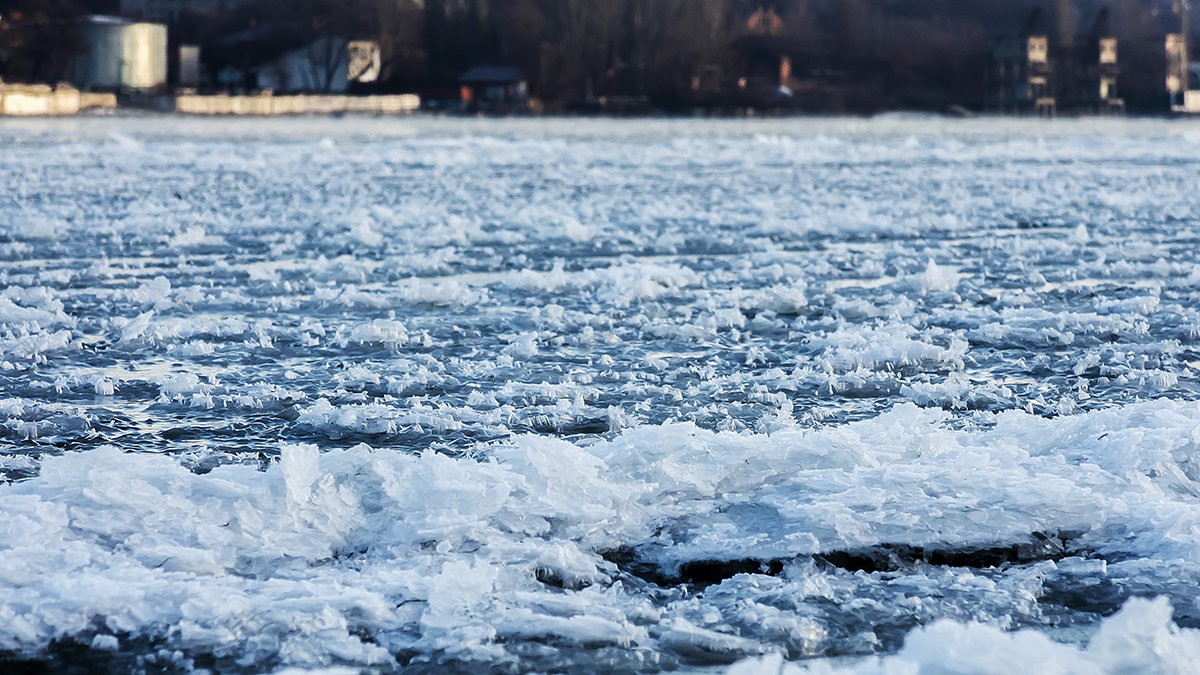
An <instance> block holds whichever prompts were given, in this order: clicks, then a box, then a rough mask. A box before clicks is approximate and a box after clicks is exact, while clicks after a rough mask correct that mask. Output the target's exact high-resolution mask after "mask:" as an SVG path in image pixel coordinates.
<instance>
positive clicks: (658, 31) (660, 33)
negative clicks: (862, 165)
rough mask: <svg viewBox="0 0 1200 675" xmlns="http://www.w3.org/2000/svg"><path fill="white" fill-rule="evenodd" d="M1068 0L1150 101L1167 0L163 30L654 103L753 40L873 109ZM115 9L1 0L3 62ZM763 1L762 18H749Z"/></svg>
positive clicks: (955, 86) (733, 77)
mask: <svg viewBox="0 0 1200 675" xmlns="http://www.w3.org/2000/svg"><path fill="white" fill-rule="evenodd" d="M1064 6H1066V7H1067V10H1068V11H1069V12H1070V13H1072V15H1073V20H1074V21H1075V22H1076V24H1077V32H1078V33H1083V32H1085V31H1086V28H1087V24H1088V23H1089V22H1090V21H1091V20H1092V17H1094V16H1096V15H1098V13H1099V12H1100V11H1101V10H1106V9H1107V10H1108V11H1109V15H1110V17H1111V18H1110V23H1111V32H1113V33H1114V34H1115V35H1116V36H1117V37H1118V38H1119V39H1120V41H1121V42H1120V44H1121V47H1120V50H1121V62H1122V75H1121V89H1122V91H1123V94H1124V96H1125V97H1126V99H1127V101H1128V103H1129V106H1130V108H1131V109H1132V110H1150V109H1153V108H1154V107H1155V106H1157V105H1158V103H1159V102H1160V100H1159V98H1160V94H1161V88H1162V87H1161V83H1160V82H1158V79H1159V77H1160V71H1161V66H1160V62H1161V60H1162V36H1163V34H1164V32H1165V31H1168V30H1171V26H1170V17H1171V15H1172V2H1171V0H1111V2H1108V1H1102V0H1076V1H1074V2H1069V3H1065V4H1064V3H1063V2H1061V1H1055V0H1041V1H1039V0H1007V1H1006V2H1003V3H999V2H994V1H993V0H776V1H774V2H772V1H770V0H288V1H286V2H284V1H281V0H225V1H224V2H222V1H221V0H195V1H194V2H192V3H190V4H189V3H186V2H185V3H183V4H181V11H179V12H178V13H176V14H174V15H173V16H172V17H171V25H170V28H171V40H172V43H173V44H199V45H201V46H202V48H203V52H202V53H203V54H205V59H206V61H208V65H209V70H210V71H212V70H213V69H215V68H220V67H224V66H233V67H238V66H242V65H245V64H246V63H249V62H251V61H253V60H254V59H257V58H265V57H266V56H267V55H269V53H270V52H271V51H272V49H278V48H283V47H285V46H287V45H293V44H300V43H304V42H305V41H308V42H312V41H314V40H317V39H320V38H322V37H329V36H336V37H340V38H344V39H369V40H374V41H377V42H378V43H379V45H380V50H381V58H382V69H381V72H380V77H379V80H378V81H377V82H376V83H374V84H373V85H371V87H372V88H374V89H377V90H383V91H418V92H422V93H426V95H427V96H434V97H438V96H444V97H450V96H452V95H453V92H454V90H455V88H456V82H457V78H458V76H459V75H461V74H462V73H463V72H464V71H466V70H467V69H468V68H470V67H472V66H474V65H480V64H492V65H500V64H503V65H513V66H517V67H519V68H520V69H521V70H522V72H523V73H524V74H525V76H526V79H527V80H528V82H529V86H530V91H531V93H532V95H533V96H535V97H537V98H538V99H540V100H541V101H543V102H544V103H545V105H546V107H547V109H548V110H565V109H570V108H571V107H572V106H576V107H578V106H587V105H589V104H592V103H593V102H595V101H597V100H600V99H601V97H604V98H606V99H614V98H622V99H625V100H630V99H632V100H638V101H644V102H645V103H646V105H647V106H650V107H652V108H655V109H667V110H670V109H675V108H683V107H688V106H693V105H695V104H697V102H704V103H705V104H706V105H716V106H719V105H738V104H739V103H741V102H744V101H745V98H744V96H743V94H744V93H745V91H746V86H747V85H746V81H745V78H746V75H747V73H751V74H753V68H754V67H755V63H754V58H755V51H754V49H755V45H756V44H758V45H759V46H760V47H761V46H762V45H769V47H770V49H774V50H775V51H776V52H778V53H780V54H783V53H786V54H788V55H789V57H790V61H791V63H790V66H791V73H792V76H793V78H794V79H795V80H796V81H798V82H803V83H807V89H806V90H805V91H802V92H795V97H794V98H793V99H792V100H793V101H795V102H796V104H797V105H799V106H802V107H803V108H804V109H808V110H816V111H822V112H847V111H849V112H871V111H877V110H885V109H933V110H939V109H945V108H947V107H950V106H962V107H965V108H979V107H981V106H982V104H983V100H984V97H985V92H984V90H983V87H984V83H983V77H982V73H983V72H984V69H985V66H986V63H987V59H988V58H989V54H990V47H989V45H990V44H992V42H993V41H994V40H995V39H996V38H998V37H1001V36H1003V35H1005V34H1010V35H1011V34H1016V33H1018V32H1019V31H1021V30H1023V29H1024V27H1025V26H1026V23H1027V21H1028V19H1029V17H1030V16H1032V15H1033V13H1034V12H1035V10H1038V9H1042V10H1044V11H1043V12H1042V13H1043V15H1044V16H1045V17H1046V18H1045V20H1044V22H1045V23H1046V24H1047V25H1046V29H1045V32H1047V33H1049V34H1052V35H1053V34H1055V31H1056V30H1058V27H1056V26H1055V25H1053V24H1054V21H1055V20H1061V18H1062V16H1063V7H1064ZM120 10H121V4H120V2H119V0H0V16H12V15H13V14H14V13H18V14H20V15H21V16H22V17H23V19H24V20H23V21H22V22H21V23H20V27H19V28H17V29H14V28H12V27H11V26H10V27H9V28H8V29H7V30H4V31H0V77H3V78H4V79H6V80H10V81H13V80H19V79H22V78H24V79H26V80H39V79H40V80H43V81H47V80H51V79H55V78H56V77H59V78H61V77H62V72H61V71H62V69H63V68H64V63H66V62H69V54H70V53H71V50H72V49H77V47H78V45H77V39H76V38H75V37H74V36H72V35H71V33H70V30H69V29H68V28H65V27H64V26H66V25H67V24H69V19H70V18H71V17H72V16H77V15H82V14H86V13H96V12H99V13H115V12H119V11H120ZM760 12H766V13H768V14H770V15H771V16H773V17H775V19H773V20H772V23H771V24H770V25H769V26H767V27H765V28H764V27H763V26H762V24H761V22H760V23H759V24H756V26H755V27H751V26H750V25H749V20H750V19H751V17H753V16H755V14H756V13H760ZM756 33H757V34H761V33H769V35H767V36H765V37H764V36H762V35H756ZM236 36H241V39H240V41H239V40H238V39H233V38H234V37H236ZM755 39H758V40H759V43H755V42H753V40H755ZM64 55H65V56H64ZM759 56H760V57H761V56H762V55H761V54H759ZM768 56H769V54H768ZM759 65H760V66H761V65H762V64H761V63H760V64H759ZM768 66H769V63H768ZM768 70H769V68H768ZM765 77H767V79H769V73H766V75H765ZM751 85H753V82H751Z"/></svg>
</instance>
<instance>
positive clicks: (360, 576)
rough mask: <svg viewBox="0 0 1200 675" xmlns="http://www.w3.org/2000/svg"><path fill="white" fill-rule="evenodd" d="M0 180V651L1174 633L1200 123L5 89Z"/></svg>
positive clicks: (889, 654) (661, 650) (951, 656)
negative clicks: (72, 95) (546, 108)
mask: <svg viewBox="0 0 1200 675" xmlns="http://www.w3.org/2000/svg"><path fill="white" fill-rule="evenodd" d="M0 183H2V184H3V185H4V190H3V193H0V667H3V664H4V663H8V664H10V665H19V666H22V667H28V668H51V669H53V668H66V667H70V666H78V665H84V666H86V667H88V668H90V669H92V670H96V671H101V672H103V671H111V672H129V671H139V672H190V671H193V670H197V669H200V670H208V671H210V672H214V673H217V672H221V673H224V672H233V673H257V672H273V671H278V670H281V669H286V668H291V667H295V668H300V669H307V670H312V669H321V668H334V669H335V671H336V672H342V671H340V670H336V669H338V668H346V669H348V670H346V671H345V672H358V671H359V670H362V669H365V670H367V671H369V672H381V673H387V672H455V671H461V672H496V673H509V672H514V673H515V672H527V671H539V672H561V671H572V672H585V671H612V672H637V673H656V672H661V671H681V670H682V671H688V672H692V671H697V670H700V671H705V672H709V671H711V672H722V671H723V670H725V669H726V668H729V667H730V664H734V665H733V666H732V668H733V669H734V670H735V671H738V672H745V673H758V672H770V673H776V672H781V671H785V672H792V671H808V670H809V669H816V671H818V672H829V671H831V670H832V671H835V672H842V671H846V672H859V671H861V672H907V671H905V670H904V669H905V668H908V667H909V666H911V665H913V664H916V666H919V667H926V668H930V669H937V668H943V669H949V670H950V671H953V669H954V668H961V669H964V670H965V671H966V672H970V671H979V670H982V669H985V668H986V667H992V668H994V667H996V664H997V663H1002V665H1003V666H1004V668H1008V669H1010V670H1009V672H1011V670H1019V669H1033V670H1036V669H1040V668H1043V667H1047V664H1059V665H1062V666H1063V667H1064V668H1067V669H1068V672H1075V671H1073V670H1070V669H1071V668H1074V669H1076V670H1078V672H1088V671H1092V670H1097V669H1098V670H1105V669H1108V670H1112V671H1118V670H1121V669H1122V668H1132V669H1133V670H1139V671H1149V670H1152V669H1154V668H1158V669H1159V670H1160V671H1161V672H1187V667H1188V664H1189V663H1194V661H1192V659H1195V658H1200V630H1197V629H1200V605H1198V604H1197V599H1196V588H1197V587H1200V404H1198V403H1197V401H1198V400H1200V377H1198V375H1200V262H1198V261H1200V124H1198V123H1195V122H1188V121H1153V120H1060V121H1033V120H1000V119H993V120H988V119H979V120H945V119H938V118H924V117H904V116H897V117H882V118H877V119H871V120H822V119H799V120H741V121H733V120H727V121H687V120H651V121H633V120H630V121H611V120H610V121H604V120H588V119H549V120H540V119H526V120H487V119H439V118H424V117H414V118H367V117H353V116H350V117H344V118H338V119H326V118H294V119H275V120H228V119H198V118H177V117H168V116H162V117H154V116H151V117H136V116H117V117H100V116H96V117H79V118H73V119H67V120H32V121H30V120H16V121H14V120H6V121H0ZM964 645H970V647H969V648H968V647H966V646H964ZM956 649H957V650H958V651H956ZM996 654H1005V655H1008V656H1006V657H1005V658H1008V657H1011V658H1012V659H1015V660H1013V661H1003V660H1001V661H996V658H997V657H996ZM963 664H965V665H963ZM916 666H914V667H916ZM1172 668H1174V670H1172ZM953 672H957V671H953Z"/></svg>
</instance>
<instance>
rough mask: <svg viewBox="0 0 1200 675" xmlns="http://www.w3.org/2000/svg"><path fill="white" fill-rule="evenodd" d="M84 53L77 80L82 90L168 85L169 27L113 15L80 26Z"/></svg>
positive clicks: (93, 18)
mask: <svg viewBox="0 0 1200 675" xmlns="http://www.w3.org/2000/svg"><path fill="white" fill-rule="evenodd" d="M79 32H80V36H81V37H82V39H83V40H82V41H83V52H82V53H81V54H80V55H79V56H77V57H76V58H75V66H74V78H73V79H74V81H75V84H76V85H77V86H78V87H80V88H82V89H125V88H129V89H151V88H154V87H158V86H161V85H164V84H166V83H167V27H166V26H165V25H163V24H161V23H144V22H133V21H128V20H126V19H121V18H117V17H111V16H91V17H88V18H87V19H84V21H83V24H82V25H81V26H80V31H79Z"/></svg>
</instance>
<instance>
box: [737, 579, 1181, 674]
mask: <svg viewBox="0 0 1200 675" xmlns="http://www.w3.org/2000/svg"><path fill="white" fill-rule="evenodd" d="M1171 613H1172V611H1171V605H1170V603H1169V602H1167V599H1166V598H1161V597H1160V598H1155V599H1153V600H1148V599H1142V598H1131V599H1129V601H1127V602H1126V603H1125V606H1124V607H1122V608H1121V611H1120V612H1118V613H1117V614H1115V615H1113V616H1111V617H1109V618H1107V619H1105V620H1104V621H1103V622H1101V624H1100V628H1099V630H1098V631H1097V632H1096V634H1095V636H1094V637H1093V638H1092V639H1091V641H1090V642H1089V643H1088V644H1087V645H1086V646H1084V647H1077V646H1074V645H1069V644H1061V643H1057V642H1054V641H1052V640H1050V639H1049V638H1048V637H1046V636H1045V635H1043V634H1041V633H1039V632H1036V631H1033V630H1019V631H1015V632H1004V631H1001V630H999V629H997V628H994V627H992V626H987V625H983V624H979V623H959V622H955V621H949V620H942V621H937V622H935V623H933V624H931V625H928V626H923V627H921V628H917V629H915V630H914V631H913V632H912V633H910V634H909V635H908V637H907V638H906V639H905V641H904V648H903V649H901V650H900V651H899V653H897V654H895V655H893V656H885V657H875V658H870V659H865V660H862V661H860V662H858V663H853V664H848V665H836V664H833V663H830V662H818V663H815V664H805V663H785V662H784V660H783V656H782V655H780V654H773V655H770V656H764V657H759V658H756V659H747V660H745V661H740V662H738V663H737V664H735V665H733V666H731V667H730V668H729V669H728V670H727V671H726V673H728V675H801V674H805V673H811V674H812V675H818V674H822V675H841V674H845V675H855V674H861V675H868V674H871V675H874V674H879V675H884V674H892V673H896V674H899V673H917V672H921V673H924V672H931V673H933V672H936V673H994V674H995V675H1003V674H1007V673H1013V672H1020V671H1029V672H1056V673H1072V674H1078V675H1085V674H1089V673H1112V674H1114V675H1115V674H1117V673H1128V672H1143V673H1161V674H1162V675H1172V674H1178V675H1185V674H1186V673H1192V672H1195V665H1196V663H1197V662H1200V631H1198V630H1194V629H1180V628H1178V627H1177V626H1176V625H1175V624H1174V622H1172V621H1171Z"/></svg>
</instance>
